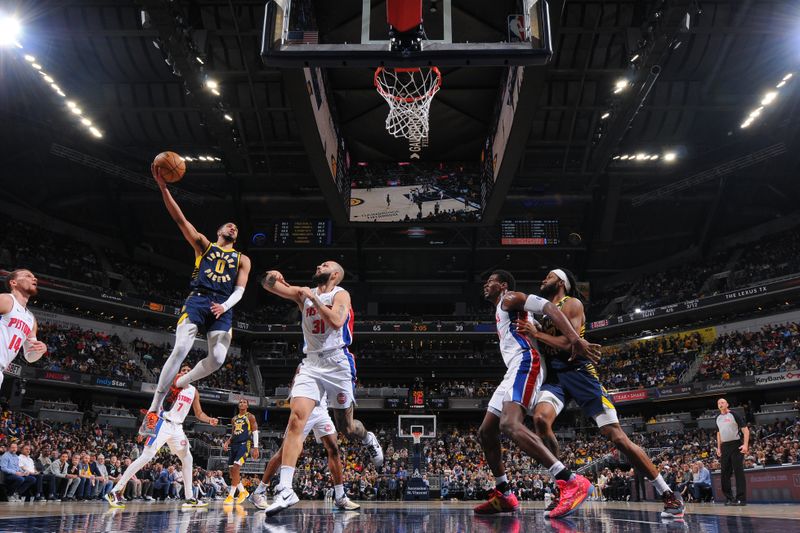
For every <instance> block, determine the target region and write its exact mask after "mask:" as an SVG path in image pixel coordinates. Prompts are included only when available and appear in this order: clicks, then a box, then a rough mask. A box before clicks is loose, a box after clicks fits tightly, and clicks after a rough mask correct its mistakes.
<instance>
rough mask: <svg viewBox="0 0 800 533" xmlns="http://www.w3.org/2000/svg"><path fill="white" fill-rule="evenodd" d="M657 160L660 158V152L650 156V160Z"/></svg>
mask: <svg viewBox="0 0 800 533" xmlns="http://www.w3.org/2000/svg"><path fill="white" fill-rule="evenodd" d="M657 160H658V154H653V155H651V156H650V161H657Z"/></svg>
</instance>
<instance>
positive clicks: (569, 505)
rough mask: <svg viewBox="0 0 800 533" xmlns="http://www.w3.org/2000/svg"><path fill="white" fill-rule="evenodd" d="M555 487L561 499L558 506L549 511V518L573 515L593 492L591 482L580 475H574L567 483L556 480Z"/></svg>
mask: <svg viewBox="0 0 800 533" xmlns="http://www.w3.org/2000/svg"><path fill="white" fill-rule="evenodd" d="M556 485H558V490H559V492H560V494H561V497H560V499H559V502H558V506H557V507H556V508H555V509H553V510H552V511H550V514H549V516H548V517H549V518H559V517H562V516H567V515H570V514H572V513H574V512H575V510H577V509H578V507H580V505H581V504H582V503H583V502H584V500H586V498H588V497H589V496H590V495H591V494H592V492H593V491H594V487H592V482H591V481H589V480H588V479H586V478H585V477H583V476H581V475H580V474H575V477H573V478H572V479H570V480H569V481H562V480H560V479H557V480H556Z"/></svg>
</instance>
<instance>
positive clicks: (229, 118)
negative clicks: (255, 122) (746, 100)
mask: <svg viewBox="0 0 800 533" xmlns="http://www.w3.org/2000/svg"><path fill="white" fill-rule="evenodd" d="M223 116H224V117H225V120H227V121H228V122H233V117H232V116H230V115H229V114H227V113H225V114H224V115H223Z"/></svg>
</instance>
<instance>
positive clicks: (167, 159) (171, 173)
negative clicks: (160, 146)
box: [153, 152, 186, 183]
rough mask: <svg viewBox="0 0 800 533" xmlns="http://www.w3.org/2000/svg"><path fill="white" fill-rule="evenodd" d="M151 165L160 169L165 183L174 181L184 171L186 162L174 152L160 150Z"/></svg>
mask: <svg viewBox="0 0 800 533" xmlns="http://www.w3.org/2000/svg"><path fill="white" fill-rule="evenodd" d="M153 165H155V166H156V167H158V168H160V169H161V177H162V178H164V181H166V182H167V183H176V182H178V181H180V180H181V178H182V177H183V174H184V173H185V172H186V162H185V161H184V160H183V158H182V157H181V156H179V155H178V154H176V153H175V152H161V153H160V154H158V155H157V156H156V158H155V159H153Z"/></svg>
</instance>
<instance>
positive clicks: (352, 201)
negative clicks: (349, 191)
mask: <svg viewBox="0 0 800 533" xmlns="http://www.w3.org/2000/svg"><path fill="white" fill-rule="evenodd" d="M363 203H364V200H362V199H361V198H350V207H355V206H357V205H361V204H363Z"/></svg>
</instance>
